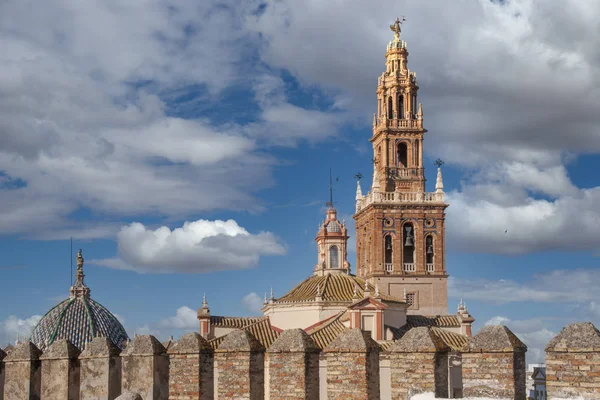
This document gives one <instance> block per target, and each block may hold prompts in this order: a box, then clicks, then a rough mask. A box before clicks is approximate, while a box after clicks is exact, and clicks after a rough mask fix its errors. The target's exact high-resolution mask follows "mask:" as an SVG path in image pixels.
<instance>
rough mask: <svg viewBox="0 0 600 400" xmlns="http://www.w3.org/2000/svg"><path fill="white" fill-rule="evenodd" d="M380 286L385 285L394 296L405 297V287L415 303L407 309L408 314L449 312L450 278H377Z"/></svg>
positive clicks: (442, 313) (445, 313) (440, 313)
mask: <svg viewBox="0 0 600 400" xmlns="http://www.w3.org/2000/svg"><path fill="white" fill-rule="evenodd" d="M377 279H378V282H379V287H380V288H381V287H385V288H386V290H388V293H389V294H390V295H392V296H394V297H399V298H403V297H404V289H406V293H407V297H411V294H414V296H412V297H411V298H412V299H413V302H414V304H413V305H412V306H409V308H408V309H407V311H406V312H407V314H408V315H447V314H448V280H447V279H446V278H438V277H405V278H387V277H382V278H377Z"/></svg>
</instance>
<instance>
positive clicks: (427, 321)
mask: <svg viewBox="0 0 600 400" xmlns="http://www.w3.org/2000/svg"><path fill="white" fill-rule="evenodd" d="M406 325H407V326H408V327H409V328H416V327H418V326H438V327H441V328H460V321H459V320H458V316H456V315H436V316H425V315H407V316H406Z"/></svg>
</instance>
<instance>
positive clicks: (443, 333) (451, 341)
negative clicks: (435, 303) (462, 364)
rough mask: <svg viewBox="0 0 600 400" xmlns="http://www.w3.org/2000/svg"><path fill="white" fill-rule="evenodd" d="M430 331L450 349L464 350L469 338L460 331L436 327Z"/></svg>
mask: <svg viewBox="0 0 600 400" xmlns="http://www.w3.org/2000/svg"><path fill="white" fill-rule="evenodd" d="M431 331H432V332H433V333H434V334H435V335H436V336H437V337H439V338H440V339H441V340H442V342H444V343H445V344H446V345H447V346H448V347H450V348H451V349H452V350H456V351H464V350H465V347H466V346H467V345H468V343H469V338H468V337H467V336H466V335H462V334H460V333H455V332H450V331H447V330H445V329H441V328H437V327H433V328H431Z"/></svg>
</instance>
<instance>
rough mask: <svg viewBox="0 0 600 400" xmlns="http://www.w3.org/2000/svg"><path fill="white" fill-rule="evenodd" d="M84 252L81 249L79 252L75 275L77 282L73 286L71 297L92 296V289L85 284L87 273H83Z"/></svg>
mask: <svg viewBox="0 0 600 400" xmlns="http://www.w3.org/2000/svg"><path fill="white" fill-rule="evenodd" d="M83 261H84V260H83V252H82V251H81V249H79V251H78V252H77V272H76V275H75V284H74V285H73V286H71V291H70V292H71V297H77V296H85V297H90V289H89V288H88V287H87V286H85V283H84V281H83V279H84V278H85V274H84V273H83Z"/></svg>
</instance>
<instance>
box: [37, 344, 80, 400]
mask: <svg viewBox="0 0 600 400" xmlns="http://www.w3.org/2000/svg"><path fill="white" fill-rule="evenodd" d="M80 353H81V352H80V351H79V349H78V348H77V347H75V346H74V345H73V344H72V343H71V342H69V341H67V340H65V339H60V340H57V341H55V342H54V343H52V345H50V347H48V349H46V351H45V352H44V353H43V354H42V355H41V356H40V360H41V361H42V398H43V399H65V400H79V382H80V381H79V359H78V357H79V355H80Z"/></svg>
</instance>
